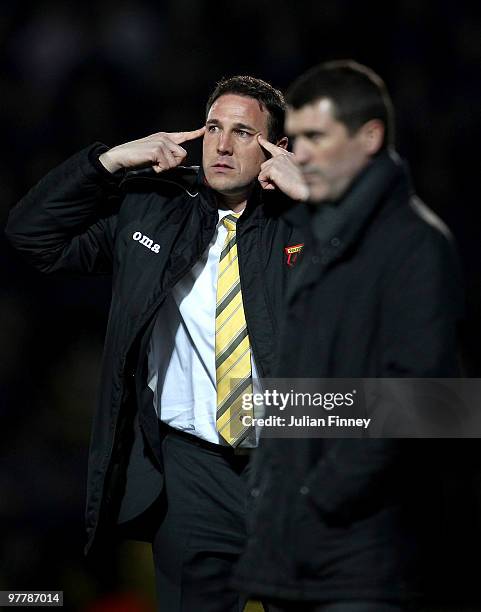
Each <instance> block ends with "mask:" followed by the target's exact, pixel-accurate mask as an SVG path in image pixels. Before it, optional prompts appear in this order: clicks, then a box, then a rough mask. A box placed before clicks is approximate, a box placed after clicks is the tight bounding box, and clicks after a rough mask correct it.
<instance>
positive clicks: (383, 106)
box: [286, 60, 394, 150]
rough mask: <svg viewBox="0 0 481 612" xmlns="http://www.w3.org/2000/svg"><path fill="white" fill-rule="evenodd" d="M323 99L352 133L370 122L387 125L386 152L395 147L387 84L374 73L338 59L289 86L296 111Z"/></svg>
mask: <svg viewBox="0 0 481 612" xmlns="http://www.w3.org/2000/svg"><path fill="white" fill-rule="evenodd" d="M320 98H328V99H329V100H331V102H332V103H333V108H334V116H335V118H336V119H337V120H338V121H340V122H341V123H343V124H344V125H345V126H346V128H347V130H348V132H349V134H350V135H353V134H355V133H356V132H357V131H358V130H359V128H360V127H361V126H362V125H364V124H365V123H366V122H367V121H369V120H370V119H380V120H381V121H382V122H383V123H384V129H385V133H384V142H383V145H382V147H381V150H382V149H385V148H386V147H388V146H392V145H394V109H393V105H392V101H391V98H390V96H389V93H388V91H387V89H386V85H385V84H384V81H383V80H382V79H381V77H380V76H378V75H377V74H376V73H375V72H374V71H373V70H371V69H370V68H368V67H367V66H363V65H362V64H358V63H357V62H354V61H353V60H336V61H332V62H325V63H323V64H319V65H318V66H314V68H311V69H310V70H308V71H307V72H305V73H304V74H303V75H301V76H300V77H299V78H298V79H296V80H295V81H294V83H292V85H291V86H290V87H289V89H288V91H287V94H286V100H287V104H288V105H289V106H292V107H293V108H295V109H299V108H301V106H304V105H305V104H310V103H312V102H315V101H316V100H319V99H320Z"/></svg>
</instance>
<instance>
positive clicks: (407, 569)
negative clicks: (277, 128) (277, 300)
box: [235, 61, 462, 612]
mask: <svg viewBox="0 0 481 612" xmlns="http://www.w3.org/2000/svg"><path fill="white" fill-rule="evenodd" d="M287 102H288V111H287V119H286V132H287V134H288V136H289V138H292V139H293V141H294V144H293V151H294V155H287V156H286V155H285V154H284V152H283V151H281V150H280V149H278V148H276V147H275V146H273V145H272V144H269V143H267V142H265V141H264V140H263V139H262V137H259V141H260V142H261V144H262V145H263V146H264V147H266V148H267V150H269V151H270V152H271V154H272V158H271V159H269V160H267V161H266V162H264V164H263V166H262V171H261V174H260V180H264V181H267V182H268V183H269V184H270V186H271V187H277V188H279V189H281V190H282V189H283V188H284V187H286V186H288V187H289V188H291V185H290V183H291V179H290V178H286V177H295V167H296V168H297V169H299V168H300V169H301V170H302V175H303V181H304V183H305V184H307V186H308V190H309V203H308V204H298V205H297V206H296V207H293V209H292V210H290V211H289V212H288V213H287V214H286V216H285V218H286V220H288V222H290V223H291V224H292V225H293V227H298V228H305V231H306V245H305V249H304V259H303V261H302V262H301V264H300V265H299V267H298V270H297V281H296V283H295V285H294V287H293V289H292V290H291V291H290V292H289V295H288V306H287V318H286V321H285V325H284V333H283V341H282V347H281V358H280V360H279V366H278V368H277V369H276V375H277V376H278V377H285V378H289V379H293V378H316V379H328V378H330V379H336V378H397V377H410V378H423V377H450V376H456V375H457V367H456V327H457V321H458V318H459V317H460V314H461V310H462V292H461V290H460V281H459V272H458V268H457V259H456V255H455V253H454V250H453V246H452V243H451V239H450V235H449V232H448V231H447V229H446V228H445V227H444V225H443V224H442V223H441V221H440V220H439V219H437V218H436V217H435V216H434V214H433V213H432V212H431V211H429V209H427V208H426V207H425V206H424V205H423V204H422V203H421V202H420V201H419V199H418V198H416V197H415V195H414V193H413V190H412V187H411V185H410V181H409V177H408V173H407V170H406V167H405V165H404V164H403V163H402V162H401V160H400V159H399V158H398V156H397V155H396V154H395V152H394V151H393V150H392V145H393V132H392V123H393V117H392V109H391V102H390V100H389V97H388V94H387V91H386V88H385V86H384V84H383V82H382V81H381V79H380V78H379V77H378V76H377V75H376V74H375V73H373V72H372V71H371V70H370V69H368V68H366V67H364V66H361V65H359V64H356V63H354V62H351V61H346V62H344V61H339V62H331V63H327V64H322V65H320V66H317V67H316V68H314V69H312V70H311V71H309V72H308V73H306V74H305V75H303V76H301V77H300V78H299V79H298V80H297V81H296V82H295V83H294V84H293V85H292V86H291V88H290V90H289V92H288V95H287ZM292 180H296V179H295V178H294V179H292ZM308 228H311V229H312V231H310V232H309V233H308V234H307V232H308ZM277 414H279V413H277ZM279 435H281V433H280V432H279ZM406 442H407V441H404V442H403V443H402V444H400V443H399V441H396V440H392V439H391V440H388V439H380V438H379V439H337V440H336V439H326V438H324V439H322V438H311V439H308V438H304V439H296V440H294V439H292V440H288V439H280V438H277V439H276V438H274V437H270V438H267V437H266V438H265V439H263V440H261V448H260V449H259V451H258V452H257V454H256V457H255V464H256V466H257V470H256V472H257V474H256V481H255V486H253V488H252V490H251V494H252V503H253V515H254V518H253V527H252V530H251V534H250V537H249V540H248V546H247V550H246V552H245V554H244V556H243V557H242V559H241V561H240V564H239V566H238V568H237V572H236V578H235V584H236V586H238V587H239V588H241V589H243V590H245V591H249V592H250V593H255V594H257V595H261V596H263V597H270V598H272V600H277V604H278V606H279V609H281V610H292V611H294V610H295V611H296V612H297V611H298V610H306V611H309V612H313V611H314V610H315V611H318V610H319V611H323V612H331V611H332V612H344V611H345V612H348V611H349V612H374V611H376V612H388V611H391V610H392V611H394V610H400V609H401V607H402V606H404V603H405V602H408V601H409V600H411V599H412V598H413V596H414V593H415V590H416V588H418V587H417V586H415V585H414V582H413V580H412V578H413V574H414V573H415V569H414V568H415V567H416V566H415V561H418V560H419V556H418V551H417V546H418V537H417V536H418V535H419V530H417V529H418V527H419V525H420V524H422V521H421V520H420V519H421V517H422V515H423V514H426V513H427V510H426V507H424V506H423V503H424V501H426V499H427V496H426V495H422V493H425V490H426V488H428V487H429V486H431V485H432V484H433V478H434V474H433V472H432V471H431V473H430V472H429V470H427V469H426V473H427V474H428V475H429V479H426V480H424V481H423V480H422V478H421V470H422V468H424V467H426V457H424V458H423V460H422V461H421V462H417V461H416V455H415V453H416V452H419V451H423V450H425V449H426V447H425V446H424V447H423V448H420V447H419V446H418V445H415V446H409V447H408V446H407V445H406ZM409 444H411V443H409ZM432 451H433V447H432V446H430V447H429V453H427V455H429V454H430V453H431V452H432ZM420 456H422V455H420ZM430 458H431V459H433V457H430ZM433 463H434V462H433ZM433 506H434V504H433ZM427 514H428V518H430V519H434V515H431V516H429V513H427ZM427 525H429V522H425V523H424V525H423V526H424V527H426V526H427ZM423 526H421V528H420V529H421V531H422V529H423ZM425 535H427V534H425ZM434 541H436V542H437V543H439V534H436V539H435V540H434ZM301 602H302V603H301ZM275 609H277V608H275Z"/></svg>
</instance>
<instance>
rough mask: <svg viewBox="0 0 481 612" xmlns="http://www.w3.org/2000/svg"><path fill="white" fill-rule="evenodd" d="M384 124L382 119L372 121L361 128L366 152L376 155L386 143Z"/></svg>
mask: <svg viewBox="0 0 481 612" xmlns="http://www.w3.org/2000/svg"><path fill="white" fill-rule="evenodd" d="M384 132H385V127H384V123H383V122H382V121H381V120H380V119H371V120H370V121H367V122H366V123H365V124H364V125H363V126H362V127H361V138H362V144H363V147H364V150H365V152H366V153H367V154H368V155H369V156H373V155H376V153H377V152H378V151H379V149H380V148H381V147H382V145H383V142H384Z"/></svg>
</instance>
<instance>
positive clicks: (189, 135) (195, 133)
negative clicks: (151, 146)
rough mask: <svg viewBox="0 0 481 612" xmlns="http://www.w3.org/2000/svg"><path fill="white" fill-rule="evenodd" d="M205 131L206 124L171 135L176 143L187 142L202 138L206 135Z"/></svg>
mask: <svg viewBox="0 0 481 612" xmlns="http://www.w3.org/2000/svg"><path fill="white" fill-rule="evenodd" d="M204 132H205V125H204V126H202V127H201V128H199V129H198V130H192V131H191V132H173V133H172V134H171V135H170V137H171V139H172V140H173V141H174V142H175V143H177V144H180V143H181V142H187V141H188V140H194V139H195V138H200V137H201V136H203V135H204Z"/></svg>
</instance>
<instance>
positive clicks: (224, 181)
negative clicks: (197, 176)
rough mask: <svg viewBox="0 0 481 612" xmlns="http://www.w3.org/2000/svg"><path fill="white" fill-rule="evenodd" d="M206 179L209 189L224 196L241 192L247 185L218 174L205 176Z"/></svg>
mask: <svg viewBox="0 0 481 612" xmlns="http://www.w3.org/2000/svg"><path fill="white" fill-rule="evenodd" d="M206 179H207V184H208V185H209V187H210V188H211V189H213V190H214V191H217V193H220V194H221V195H225V196H232V195H237V194H239V193H243V192H244V191H245V190H246V188H248V186H247V185H241V184H239V183H238V182H236V181H233V180H230V179H228V178H224V177H220V176H214V177H206Z"/></svg>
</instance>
